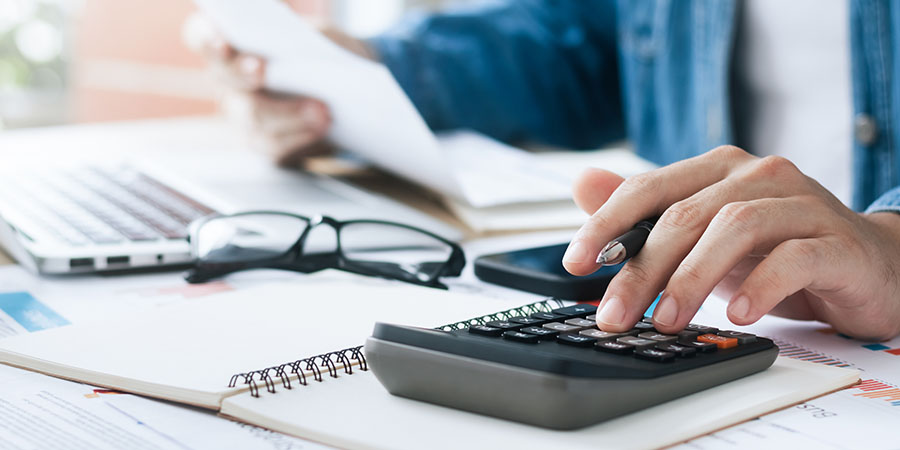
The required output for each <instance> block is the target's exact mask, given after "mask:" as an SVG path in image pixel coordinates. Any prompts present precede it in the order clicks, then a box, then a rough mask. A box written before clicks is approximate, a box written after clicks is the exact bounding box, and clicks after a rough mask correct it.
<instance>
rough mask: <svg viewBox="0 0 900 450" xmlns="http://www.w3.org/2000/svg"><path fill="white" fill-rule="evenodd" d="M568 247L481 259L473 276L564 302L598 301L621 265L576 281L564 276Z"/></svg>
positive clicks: (565, 273) (550, 246) (500, 254)
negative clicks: (564, 258) (564, 262)
mask: <svg viewBox="0 0 900 450" xmlns="http://www.w3.org/2000/svg"><path fill="white" fill-rule="evenodd" d="M568 245H569V244H568V243H565V244H557V245H549V246H546V247H536V248H528V249H524V250H515V251H511V252H506V253H496V254H492V255H483V256H479V257H478V258H476V259H475V276H476V277H478V279H480V280H482V281H485V282H488V283H493V284H498V285H500V286H505V287H510V288H513V289H519V290H522V291H527V292H534V293H535V294H542V295H548V296H552V297H556V298H560V299H564V300H578V301H584V300H597V299H600V298H601V297H603V293H604V292H606V286H607V285H609V281H610V280H612V278H613V277H614V276H615V275H616V274H617V273H618V272H619V269H621V268H622V265H623V264H624V263H623V264H619V265H615V266H606V267H601V268H600V269H598V270H597V271H596V272H594V273H592V274H590V275H585V276H583V277H578V276H575V275H572V274H570V273H569V272H566V269H565V268H563V266H562V257H563V254H564V253H565V252H566V248H567V247H568Z"/></svg>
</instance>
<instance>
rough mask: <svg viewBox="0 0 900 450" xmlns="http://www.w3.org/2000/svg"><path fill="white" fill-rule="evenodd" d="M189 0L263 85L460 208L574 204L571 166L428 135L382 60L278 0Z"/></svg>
mask: <svg viewBox="0 0 900 450" xmlns="http://www.w3.org/2000/svg"><path fill="white" fill-rule="evenodd" d="M195 1H196V3H197V4H198V5H199V6H200V8H201V10H203V12H204V13H205V14H206V15H207V16H208V17H209V18H210V20H211V21H212V22H213V24H214V25H215V26H216V27H217V28H218V30H219V32H220V33H221V34H222V35H223V36H224V37H225V39H226V40H227V41H228V42H230V43H231V45H233V46H234V47H235V48H237V49H238V50H240V51H241V52H245V53H249V54H255V55H258V56H260V57H263V58H265V59H266V73H265V77H266V80H265V85H266V87H267V88H268V89H270V90H273V91H280V92H285V93H291V94H297V95H305V96H309V97H313V98H317V99H319V100H322V101H323V102H325V103H326V104H327V105H328V106H329V108H330V110H331V116H332V119H333V127H332V129H331V130H330V133H329V138H330V139H331V140H332V141H333V142H334V143H336V144H337V145H338V146H340V147H342V148H344V149H346V150H349V151H351V152H354V153H357V154H358V155H360V156H362V157H364V158H366V159H367V160H369V161H371V162H372V163H374V164H375V165H377V166H379V167H381V168H383V169H385V170H388V171H390V172H393V173H395V174H397V175H400V176H402V177H404V178H407V179H410V180H412V181H414V182H416V183H419V184H421V185H423V186H426V187H428V188H430V189H432V190H434V191H437V192H439V193H441V194H443V195H445V196H446V197H447V198H448V199H450V201H451V202H453V203H455V204H459V205H460V208H476V209H477V208H491V207H502V206H507V205H512V204H521V203H546V202H559V201H567V202H568V203H569V204H571V201H570V197H571V185H572V182H573V180H574V176H575V175H577V173H576V174H566V175H562V174H560V173H559V172H557V171H554V170H549V169H547V168H545V167H544V165H543V162H542V161H541V160H540V159H538V158H536V157H535V155H532V154H530V153H527V152H523V151H521V150H518V149H516V148H513V147H509V146H507V145H505V144H502V143H500V142H497V141H494V140H492V139H490V138H488V137H486V136H482V135H479V134H477V133H473V132H454V133H450V134H447V135H442V136H435V135H434V134H433V133H432V132H431V130H430V129H429V128H428V126H427V124H426V123H425V121H424V119H423V118H422V116H421V115H419V113H418V111H417V110H416V108H415V106H414V105H413V104H412V102H411V101H410V99H409V98H408V97H407V96H406V94H405V93H404V91H403V89H402V88H401V87H400V85H399V84H398V83H397V82H396V80H395V79H394V78H393V76H392V75H391V73H390V71H389V70H388V69H387V68H386V67H385V66H384V65H382V64H379V63H377V62H373V61H371V60H368V59H366V58H363V57H360V56H358V55H356V54H354V53H352V52H350V51H348V50H346V49H344V48H342V47H340V46H339V45H337V44H335V43H334V42H332V41H331V40H329V39H328V38H326V37H325V36H323V35H322V34H321V33H319V32H317V31H316V30H315V29H313V28H312V27H311V26H310V25H309V24H308V23H306V22H305V21H304V20H303V19H302V18H301V17H300V16H299V15H297V14H295V13H294V12H293V11H292V10H291V9H290V8H289V7H288V6H286V5H285V4H284V3H282V2H279V1H277V0H254V1H247V0H195ZM635 159H637V158H635ZM630 174H631V173H626V174H624V175H630ZM572 208H574V205H571V208H570V209H572ZM577 218H578V219H577V220H578V221H580V220H582V217H581V216H580V215H578V216H577ZM564 221H565V222H566V225H574V224H575V223H577V222H575V223H571V222H572V220H571V215H570V216H568V217H566V218H565V220H564ZM485 223H489V222H485Z"/></svg>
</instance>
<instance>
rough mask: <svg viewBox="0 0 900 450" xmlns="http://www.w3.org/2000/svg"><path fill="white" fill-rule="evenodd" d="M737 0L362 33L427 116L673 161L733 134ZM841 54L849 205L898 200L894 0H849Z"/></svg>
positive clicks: (565, 4) (576, 8)
mask: <svg viewBox="0 0 900 450" xmlns="http://www.w3.org/2000/svg"><path fill="white" fill-rule="evenodd" d="M738 1H739V0H693V1H688V0H620V1H619V2H616V1H614V0H506V1H499V2H493V3H489V4H487V5H481V6H478V7H469V8H466V9H457V10H454V11H450V12H445V13H441V14H435V15H419V16H411V17H408V18H407V19H406V20H405V21H404V22H403V23H401V24H400V25H398V26H397V27H396V28H394V29H393V30H391V31H389V32H387V33H385V34H383V35H381V36H379V37H377V38H374V39H372V40H371V41H370V43H371V44H372V46H373V48H374V49H375V51H376V53H377V54H378V55H379V57H380V58H381V60H382V61H383V62H384V63H385V64H386V65H387V66H388V68H389V69H390V70H391V72H392V73H393V74H394V76H395V77H396V78H397V80H398V82H399V83H400V84H401V86H403V88H404V90H405V91H406V92H407V94H408V95H409V97H410V98H411V99H412V101H413V103H414V104H415V105H416V107H417V108H418V109H419V111H420V112H421V113H422V115H423V116H424V117H425V120H426V121H427V122H428V124H429V126H431V127H432V128H434V129H438V130H440V129H451V128H472V129H475V130H478V131H481V132H483V133H486V134H488V135H491V136H494V137H495V138H498V139H501V140H505V141H508V142H519V143H521V142H540V143H545V144H551V145H558V146H564V147H570V148H591V147H598V146H601V145H603V144H604V143H607V142H610V141H612V140H616V139H621V138H624V137H627V138H628V139H629V140H630V141H631V142H632V143H633V144H634V147H635V150H636V151H637V153H638V154H639V155H640V156H642V157H644V158H646V159H648V160H651V161H653V162H655V163H657V164H669V163H672V162H675V161H678V160H681V159H684V158H688V157H691V156H695V155H698V154H701V153H703V152H706V151H707V150H710V149H712V148H714V147H716V146H719V145H723V144H734V143H735V142H734V131H733V127H732V122H731V117H732V109H731V108H732V105H731V103H730V89H731V84H730V69H731V62H732V59H733V50H734V48H733V47H734V45H733V44H734V39H735V26H736V22H737V20H738V17H737V14H738V12H739V8H738V4H737V2H738ZM850 53H851V67H852V69H851V70H852V72H851V74H852V80H853V86H852V92H853V109H854V116H853V117H847V120H848V121H852V122H853V125H854V134H855V135H854V147H853V175H854V180H853V188H854V189H853V206H854V208H856V209H858V210H862V209H866V207H867V205H868V208H867V209H866V210H867V211H868V212H874V211H897V212H900V187H898V186H900V155H898V148H897V143H898V137H900V136H898V133H900V127H897V126H894V124H898V123H900V117H898V116H900V78H895V77H893V71H894V69H895V68H898V69H900V67H897V65H898V64H900V54H898V53H900V4H895V3H894V2H890V1H880V0H850ZM810 151H815V149H810ZM823 156H824V157H827V155H823Z"/></svg>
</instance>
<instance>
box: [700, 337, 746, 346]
mask: <svg viewBox="0 0 900 450" xmlns="http://www.w3.org/2000/svg"><path fill="white" fill-rule="evenodd" d="M697 340H698V341H700V342H709V343H710V344H716V346H717V347H719V348H731V347H737V345H738V340H737V339H735V338H730V337H725V336H719V335H717V334H701V335H700V336H697Z"/></svg>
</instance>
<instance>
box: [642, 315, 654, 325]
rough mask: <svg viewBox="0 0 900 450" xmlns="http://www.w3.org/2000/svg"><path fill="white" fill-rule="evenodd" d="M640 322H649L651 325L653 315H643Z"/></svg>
mask: <svg viewBox="0 0 900 450" xmlns="http://www.w3.org/2000/svg"><path fill="white" fill-rule="evenodd" d="M641 322H644V323H649V324H651V325H652V324H653V316H644V318H643V319H641Z"/></svg>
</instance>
